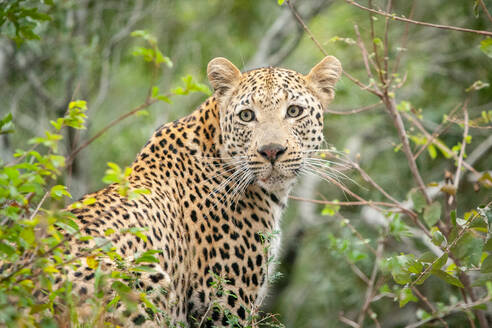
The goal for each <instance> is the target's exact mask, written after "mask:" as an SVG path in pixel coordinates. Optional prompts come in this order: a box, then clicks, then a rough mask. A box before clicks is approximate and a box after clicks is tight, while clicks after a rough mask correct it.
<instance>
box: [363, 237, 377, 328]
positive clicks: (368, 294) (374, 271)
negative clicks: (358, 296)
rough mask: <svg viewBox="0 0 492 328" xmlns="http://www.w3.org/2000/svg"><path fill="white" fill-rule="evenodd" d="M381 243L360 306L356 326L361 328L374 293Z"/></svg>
mask: <svg viewBox="0 0 492 328" xmlns="http://www.w3.org/2000/svg"><path fill="white" fill-rule="evenodd" d="M383 246H384V244H383V241H382V240H380V241H379V242H378V248H377V250H376V258H375V259H374V266H373V268H372V273H371V278H370V280H369V285H368V286H367V290H366V298H365V300H364V305H362V309H361V312H360V314H359V317H358V319H357V324H358V325H359V326H360V327H362V326H363V323H364V318H365V317H366V313H367V310H368V309H369V304H371V301H372V297H373V293H374V283H375V282H376V277H377V275H378V265H379V261H380V260H381V257H382V256H383V248H384V247H383Z"/></svg>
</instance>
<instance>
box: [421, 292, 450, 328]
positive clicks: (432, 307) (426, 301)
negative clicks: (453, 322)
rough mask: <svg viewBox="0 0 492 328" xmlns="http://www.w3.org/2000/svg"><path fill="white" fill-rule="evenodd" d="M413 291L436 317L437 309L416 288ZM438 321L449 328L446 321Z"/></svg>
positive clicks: (440, 319)
mask: <svg viewBox="0 0 492 328" xmlns="http://www.w3.org/2000/svg"><path fill="white" fill-rule="evenodd" d="M412 291H413V292H414V293H415V295H417V297H418V298H420V299H421V300H422V302H424V303H425V304H426V305H427V307H428V308H429V309H430V310H431V313H432V314H433V315H436V313H437V310H436V307H435V306H434V305H432V303H431V302H429V300H428V299H427V297H425V295H423V294H422V293H421V292H420V291H419V290H418V289H417V287H415V286H412ZM437 319H439V321H440V322H441V323H442V325H443V326H444V327H449V326H448V323H447V322H446V321H444V320H443V319H442V318H440V317H438V318H437Z"/></svg>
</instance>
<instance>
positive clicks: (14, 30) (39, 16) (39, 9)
mask: <svg viewBox="0 0 492 328" xmlns="http://www.w3.org/2000/svg"><path fill="white" fill-rule="evenodd" d="M53 6H54V3H53V1H52V0H44V1H41V2H39V1H27V0H6V1H2V3H0V36H2V35H4V36H7V37H8V38H10V39H12V40H14V41H15V42H16V43H17V45H18V46H19V45H21V44H22V43H23V42H24V41H26V40H39V39H40V37H39V35H38V34H36V32H35V29H36V27H37V26H38V24H39V23H40V22H43V21H49V20H50V19H51V17H50V15H48V14H46V13H45V12H43V11H47V9H49V8H50V7H53Z"/></svg>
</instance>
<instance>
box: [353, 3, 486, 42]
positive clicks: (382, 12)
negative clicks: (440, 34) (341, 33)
mask: <svg viewBox="0 0 492 328" xmlns="http://www.w3.org/2000/svg"><path fill="white" fill-rule="evenodd" d="M345 1H346V2H347V3H349V4H351V5H353V6H355V7H358V8H360V9H363V10H366V11H369V12H371V13H373V14H378V15H382V16H385V17H389V18H391V19H393V20H397V21H402V22H406V23H412V24H415V25H422V26H427V27H434V28H439V29H443V30H451V31H459V32H468V33H475V34H480V35H486V36H492V32H489V31H482V30H472V29H469V28H463V27H457V26H449V25H440V24H432V23H426V22H420V21H416V20H413V19H409V18H405V17H400V16H397V15H395V14H390V13H387V12H385V11H382V10H375V9H372V8H367V7H364V6H363V5H361V4H359V3H357V2H355V1H352V0H345Z"/></svg>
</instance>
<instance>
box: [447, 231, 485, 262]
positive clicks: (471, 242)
mask: <svg viewBox="0 0 492 328" xmlns="http://www.w3.org/2000/svg"><path fill="white" fill-rule="evenodd" d="M450 242H451V241H450ZM483 245H484V241H483V240H482V239H481V238H478V237H475V235H474V233H472V232H470V231H467V232H465V233H464V234H463V236H462V237H461V239H460V240H459V241H458V242H457V243H456V245H455V246H454V247H453V248H452V249H451V252H453V254H454V255H455V256H456V257H457V258H458V259H459V260H461V261H462V264H463V265H466V266H469V265H474V266H478V264H479V262H480V258H481V257H482V249H483Z"/></svg>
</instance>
